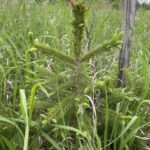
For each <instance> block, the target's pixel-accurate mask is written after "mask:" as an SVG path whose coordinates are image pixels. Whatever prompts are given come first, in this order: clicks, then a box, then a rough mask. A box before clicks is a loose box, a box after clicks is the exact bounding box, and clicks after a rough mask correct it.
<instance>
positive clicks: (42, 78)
mask: <svg viewBox="0 0 150 150" xmlns="http://www.w3.org/2000/svg"><path fill="white" fill-rule="evenodd" d="M88 4H89V3H87V6H88ZM103 6H105V8H104V7H102V6H101V5H100V3H99V2H93V3H90V7H89V9H88V11H87V13H86V17H85V24H86V28H87V30H88V31H90V30H91V32H89V34H90V35H87V34H86V33H84V43H88V44H89V43H90V44H89V45H88V46H89V47H90V49H93V48H95V46H96V45H99V44H101V43H103V42H104V41H105V40H109V39H110V38H111V37H112V36H113V35H114V33H115V32H116V30H121V22H122V12H121V11H120V10H115V9H111V8H110V6H107V5H103ZM107 8H109V9H107ZM149 14H150V13H149V11H144V10H139V11H138V12H137V16H136V24H135V34H134V39H133V46H132V52H131V54H132V56H131V62H130V68H129V69H128V70H126V76H127V77H128V86H127V87H126V88H125V89H116V88H115V82H116V75H117V63H118V51H116V52H109V53H108V52H106V53H104V54H103V55H102V56H96V57H95V58H94V59H92V61H90V62H89V69H87V70H85V71H87V72H88V73H89V72H90V73H89V74H86V75H87V77H88V78H90V80H91V79H92V80H91V81H92V83H90V85H88V86H87V87H86V88H85V90H84V95H86V97H84V95H83V97H82V98H84V99H83V102H82V103H81V104H80V105H79V109H78V111H77V112H76V113H75V115H72V114H73V113H72V112H74V110H73V109H71V110H69V111H68V112H67V114H66V115H64V113H65V112H66V110H67V109H68V105H67V104H66V103H65V98H66V97H68V98H70V99H73V98H74V95H72V93H70V91H71V90H74V89H71V87H72V82H71V76H72V74H73V73H72V70H71V69H70V65H69V64H68V63H64V62H63V63H62V60H59V59H55V58H54V57H51V55H48V54H46V55H45V54H44V53H41V52H40V51H39V50H36V49H32V46H33V43H32V41H31V39H30V38H29V35H28V33H29V32H30V33H31V32H33V33H34V35H32V36H33V38H38V40H39V41H42V42H43V43H48V44H49V45H50V46H51V47H54V48H56V49H61V51H60V53H65V54H66V55H67V56H71V57H73V52H72V48H73V43H72V41H73V35H72V25H71V22H72V13H71V6H70V5H69V4H68V3H66V2H53V3H49V4H46V3H40V4H38V3H35V2H33V3H30V4H28V3H26V4H24V3H23V1H22V2H20V3H18V4H15V5H10V4H9V3H2V4H1V5H0V76H1V79H0V149H2V150H3V149H14V150H15V149H24V150H27V149H33V150H34V149H35V150H36V149H42V148H43V149H46V150H47V149H58V150H59V149H79V148H80V149H90V150H96V149H97V150H99V149H105V150H111V149H113V150H124V149H126V150H128V149H137V150H141V149H144V148H145V149H146V148H148V147H149V132H150V127H149V125H150V118H149V115H150V111H149V105H150V100H149V97H150V95H149V93H150V92H149V91H150V88H149V85H150V82H149V81H150V80H149V78H150V75H149V40H148V37H149V33H150V31H149V25H150V21H149V19H148V18H149V17H150V16H149ZM89 37H90V39H88V38H89ZM89 40H90V42H89ZM84 46H85V48H83V49H85V50H87V49H86V44H85V45H84ZM84 46H83V47H84ZM87 57H89V56H87ZM98 83H100V84H98ZM82 84H83V85H82V86H84V84H85V83H82ZM20 89H24V90H20ZM75 100H76V101H77V103H79V100H80V97H76V99H75ZM56 102H58V103H59V104H60V103H63V104H65V105H66V107H62V106H61V105H57V106H59V110H61V111H58V115H56V117H52V118H48V117H47V116H50V115H51V114H53V115H54V116H55V113H56V114H57V112H56V111H55V110H57V107H56V108H55V104H56ZM53 110H54V111H53ZM50 112H51V113H50ZM85 114H86V115H85ZM95 115H96V118H95ZM58 116H60V118H57V117H58ZM75 118H76V119H75ZM69 120H71V123H69V122H70V121H69ZM75 121H76V122H77V123H76V124H74V122H75ZM71 125H72V126H71ZM73 125H75V126H73ZM95 128H96V130H95ZM93 133H94V135H93Z"/></svg>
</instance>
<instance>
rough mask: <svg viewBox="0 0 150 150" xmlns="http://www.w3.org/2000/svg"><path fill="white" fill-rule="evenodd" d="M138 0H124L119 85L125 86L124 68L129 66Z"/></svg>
mask: <svg viewBox="0 0 150 150" xmlns="http://www.w3.org/2000/svg"><path fill="white" fill-rule="evenodd" d="M136 4H137V0H124V18H123V26H122V28H123V32H124V38H123V44H122V49H121V51H120V56H119V64H118V66H119V70H118V81H117V87H122V86H125V84H126V81H125V76H124V73H123V70H124V69H125V68H128V66H129V58H130V50H131V43H132V35H133V27H134V20H135V13H136Z"/></svg>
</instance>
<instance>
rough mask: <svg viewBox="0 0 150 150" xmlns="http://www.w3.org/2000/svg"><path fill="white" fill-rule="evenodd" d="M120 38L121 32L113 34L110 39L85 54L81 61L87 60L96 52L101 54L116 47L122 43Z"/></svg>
mask: <svg viewBox="0 0 150 150" xmlns="http://www.w3.org/2000/svg"><path fill="white" fill-rule="evenodd" d="M121 38H122V33H121V32H120V33H118V34H115V35H114V36H113V38H112V39H111V40H109V41H105V42H104V43H103V44H102V45H99V46H97V47H96V48H95V49H93V50H91V51H90V52H88V53H87V54H85V55H84V56H83V58H82V59H81V61H82V62H83V61H86V60H89V59H90V58H92V57H94V56H95V55H96V54H101V53H104V52H106V51H107V52H108V51H110V50H111V49H113V48H118V47H119V46H120V45H121V43H122V41H121Z"/></svg>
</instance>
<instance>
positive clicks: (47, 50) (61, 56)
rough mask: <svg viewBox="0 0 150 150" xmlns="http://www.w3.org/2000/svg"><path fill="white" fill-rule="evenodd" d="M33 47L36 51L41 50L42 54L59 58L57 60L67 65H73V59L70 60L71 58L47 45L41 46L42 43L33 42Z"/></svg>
mask: <svg viewBox="0 0 150 150" xmlns="http://www.w3.org/2000/svg"><path fill="white" fill-rule="evenodd" d="M34 46H35V47H36V48H38V49H41V50H42V51H43V52H45V53H47V54H50V55H53V56H55V57H56V58H59V59H61V60H63V61H65V62H67V63H70V64H75V60H74V59H72V58H71V57H69V56H67V55H66V54H64V53H62V52H60V51H59V50H57V49H55V48H52V47H50V46H49V45H46V44H42V43H39V42H37V41H35V42H34Z"/></svg>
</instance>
